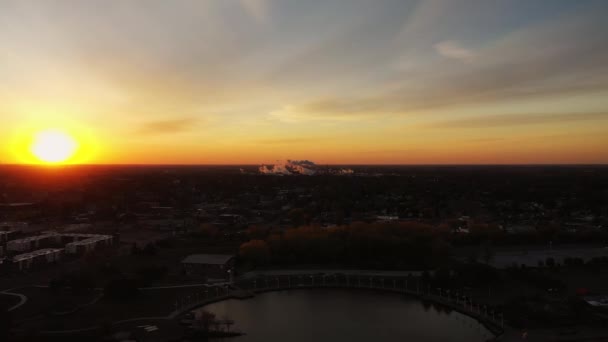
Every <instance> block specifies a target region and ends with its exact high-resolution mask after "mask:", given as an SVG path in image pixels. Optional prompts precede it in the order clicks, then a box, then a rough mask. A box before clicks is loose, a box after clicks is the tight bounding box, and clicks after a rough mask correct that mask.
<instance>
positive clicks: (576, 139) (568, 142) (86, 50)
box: [0, 0, 608, 164]
mask: <svg viewBox="0 0 608 342" xmlns="http://www.w3.org/2000/svg"><path fill="white" fill-rule="evenodd" d="M607 15H608V1H604V0H597V1H592V0H577V1H571V0H564V1H562V0H537V1H530V0H475V1H474V0H444V1H434V0H423V1H408V0H366V1H359V0H306V1H302V0H216V1H212V0H192V1H186V0H183V1H182V0H174V1H156V0H145V1H144V0H141V1H129V0H125V1H119V0H103V1H102V0H99V1H87V0H57V1H44V0H39V1H32V0H3V1H1V2H0V134H1V135H2V136H3V137H4V139H3V140H4V143H3V144H2V145H1V146H0V162H9V163H13V162H15V163H19V162H25V157H24V152H23V145H24V144H26V141H28V139H31V136H32V135H34V134H35V133H36V132H37V131H40V130H44V129H47V128H53V129H60V130H65V131H68V132H69V134H71V135H73V136H74V137H75V138H76V139H77V140H78V141H79V142H80V144H81V147H82V148H81V153H80V155H79V156H78V158H77V159H75V162H82V163H110V164H141V163H151V164H257V163H271V162H273V161H275V160H282V159H308V160H313V161H315V162H317V163H320V164H528V163H531V164H543V163H560V164H561V163H584V164H591V163H608V37H607V36H606V32H608V20H606V16H607Z"/></svg>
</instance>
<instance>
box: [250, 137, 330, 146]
mask: <svg viewBox="0 0 608 342" xmlns="http://www.w3.org/2000/svg"><path fill="white" fill-rule="evenodd" d="M311 142H319V139H313V138H276V139H259V140H256V143H258V144H268V145H288V144H308V143H311Z"/></svg>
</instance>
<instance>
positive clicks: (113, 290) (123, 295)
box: [104, 278, 139, 301]
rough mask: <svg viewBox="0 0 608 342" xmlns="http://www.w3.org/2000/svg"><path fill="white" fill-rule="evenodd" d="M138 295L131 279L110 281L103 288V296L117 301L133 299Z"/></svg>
mask: <svg viewBox="0 0 608 342" xmlns="http://www.w3.org/2000/svg"><path fill="white" fill-rule="evenodd" d="M138 294H139V289H138V288H137V283H136V281H135V280H133V279H127V278H115V279H112V280H110V281H109V282H108V284H107V285H106V287H105V288H104V296H106V297H108V298H110V299H114V300H119V301H124V300H129V299H133V298H134V297H136V296H137V295H138Z"/></svg>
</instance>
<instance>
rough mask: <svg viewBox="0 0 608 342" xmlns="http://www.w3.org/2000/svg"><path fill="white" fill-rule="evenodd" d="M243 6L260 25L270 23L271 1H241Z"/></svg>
mask: <svg viewBox="0 0 608 342" xmlns="http://www.w3.org/2000/svg"><path fill="white" fill-rule="evenodd" d="M240 2H241V6H242V7H243V8H244V9H245V11H246V12H247V13H248V14H249V15H250V16H251V17H252V18H253V19H255V21H256V22H258V23H266V22H268V19H269V15H270V1H269V0H240Z"/></svg>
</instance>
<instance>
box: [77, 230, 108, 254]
mask: <svg viewBox="0 0 608 342" xmlns="http://www.w3.org/2000/svg"><path fill="white" fill-rule="evenodd" d="M82 235H84V234H82ZM112 240H113V238H112V236H111V235H93V236H88V237H86V238H85V239H83V240H78V239H77V240H76V241H74V242H70V243H68V244H66V245H65V251H66V253H67V254H84V253H87V252H90V251H94V250H96V249H97V248H99V247H105V246H110V245H111V244H112Z"/></svg>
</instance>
